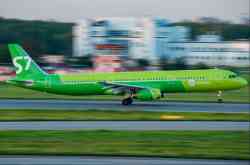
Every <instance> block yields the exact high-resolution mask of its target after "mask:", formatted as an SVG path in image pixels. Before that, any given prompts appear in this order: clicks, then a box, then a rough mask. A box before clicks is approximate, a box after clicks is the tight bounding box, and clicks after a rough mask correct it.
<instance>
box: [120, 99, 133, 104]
mask: <svg viewBox="0 0 250 165" xmlns="http://www.w3.org/2000/svg"><path fill="white" fill-rule="evenodd" d="M132 103H133V98H132V97H128V98H125V99H123V100H122V105H130V104H132Z"/></svg>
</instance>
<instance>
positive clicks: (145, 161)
mask: <svg viewBox="0 0 250 165" xmlns="http://www.w3.org/2000/svg"><path fill="white" fill-rule="evenodd" d="M128 164H131V165H166V164H169V165H183V164H185V165H248V164H249V161H240V160H206V159H174V158H169V159H167V158H166V159H165V158H133V157H86V156H0V165H128Z"/></svg>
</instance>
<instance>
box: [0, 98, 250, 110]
mask: <svg viewBox="0 0 250 165" xmlns="http://www.w3.org/2000/svg"><path fill="white" fill-rule="evenodd" d="M13 108H14V109H25V108H32V109H72V110H73V109H78V110H86V109H97V110H139V111H169V112H173V111H174V112H224V113H232V112H249V109H250V104H234V103H193V102H137V101H136V102H135V103H134V104H133V105H130V106H123V105H121V103H120V102H119V101H86V100H12V99H7V100H0V109H13Z"/></svg>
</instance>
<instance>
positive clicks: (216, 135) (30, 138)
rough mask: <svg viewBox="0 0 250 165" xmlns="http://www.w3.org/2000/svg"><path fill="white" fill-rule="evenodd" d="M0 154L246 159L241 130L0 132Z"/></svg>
mask: <svg viewBox="0 0 250 165" xmlns="http://www.w3.org/2000/svg"><path fill="white" fill-rule="evenodd" d="M0 146H1V147H0V154H4V155H6V154H14V155H18V154H20V155H25V154H29V155H30V154H32V155H108V156H155V157H182V158H213V159H248V160H249V159H250V157H249V155H250V151H249V132H242V131H104V130H100V131H0Z"/></svg>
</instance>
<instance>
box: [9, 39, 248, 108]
mask: <svg viewBox="0 0 250 165" xmlns="http://www.w3.org/2000/svg"><path fill="white" fill-rule="evenodd" d="M8 46H9V50H10V53H11V57H12V61H13V64H14V66H15V68H16V77H14V78H12V79H10V80H8V81H7V82H8V83H10V84H13V85H16V86H19V87H24V88H29V89H34V90H39V91H43V92H48V93H55V94H63V95H104V94H108V95H124V99H123V100H122V104H123V105H129V104H131V103H132V102H133V99H139V100H143V101H150V100H157V99H160V98H161V97H163V96H164V93H173V92H213V91H214V92H221V91H224V90H232V89H239V88H242V87H244V86H246V85H247V84H248V83H247V81H246V80H245V79H243V78H242V77H239V76H237V75H236V74H235V73H233V72H231V71H228V70H221V69H207V70H181V71H142V72H115V73H89V72H88V73H82V74H68V75H59V74H47V73H45V72H44V71H43V70H42V69H41V68H40V67H39V66H38V65H37V64H36V63H35V62H34V61H33V60H32V59H31V58H30V56H29V55H28V54H27V53H26V52H25V50H23V49H22V47H21V46H19V45H18V44H9V45H8Z"/></svg>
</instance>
